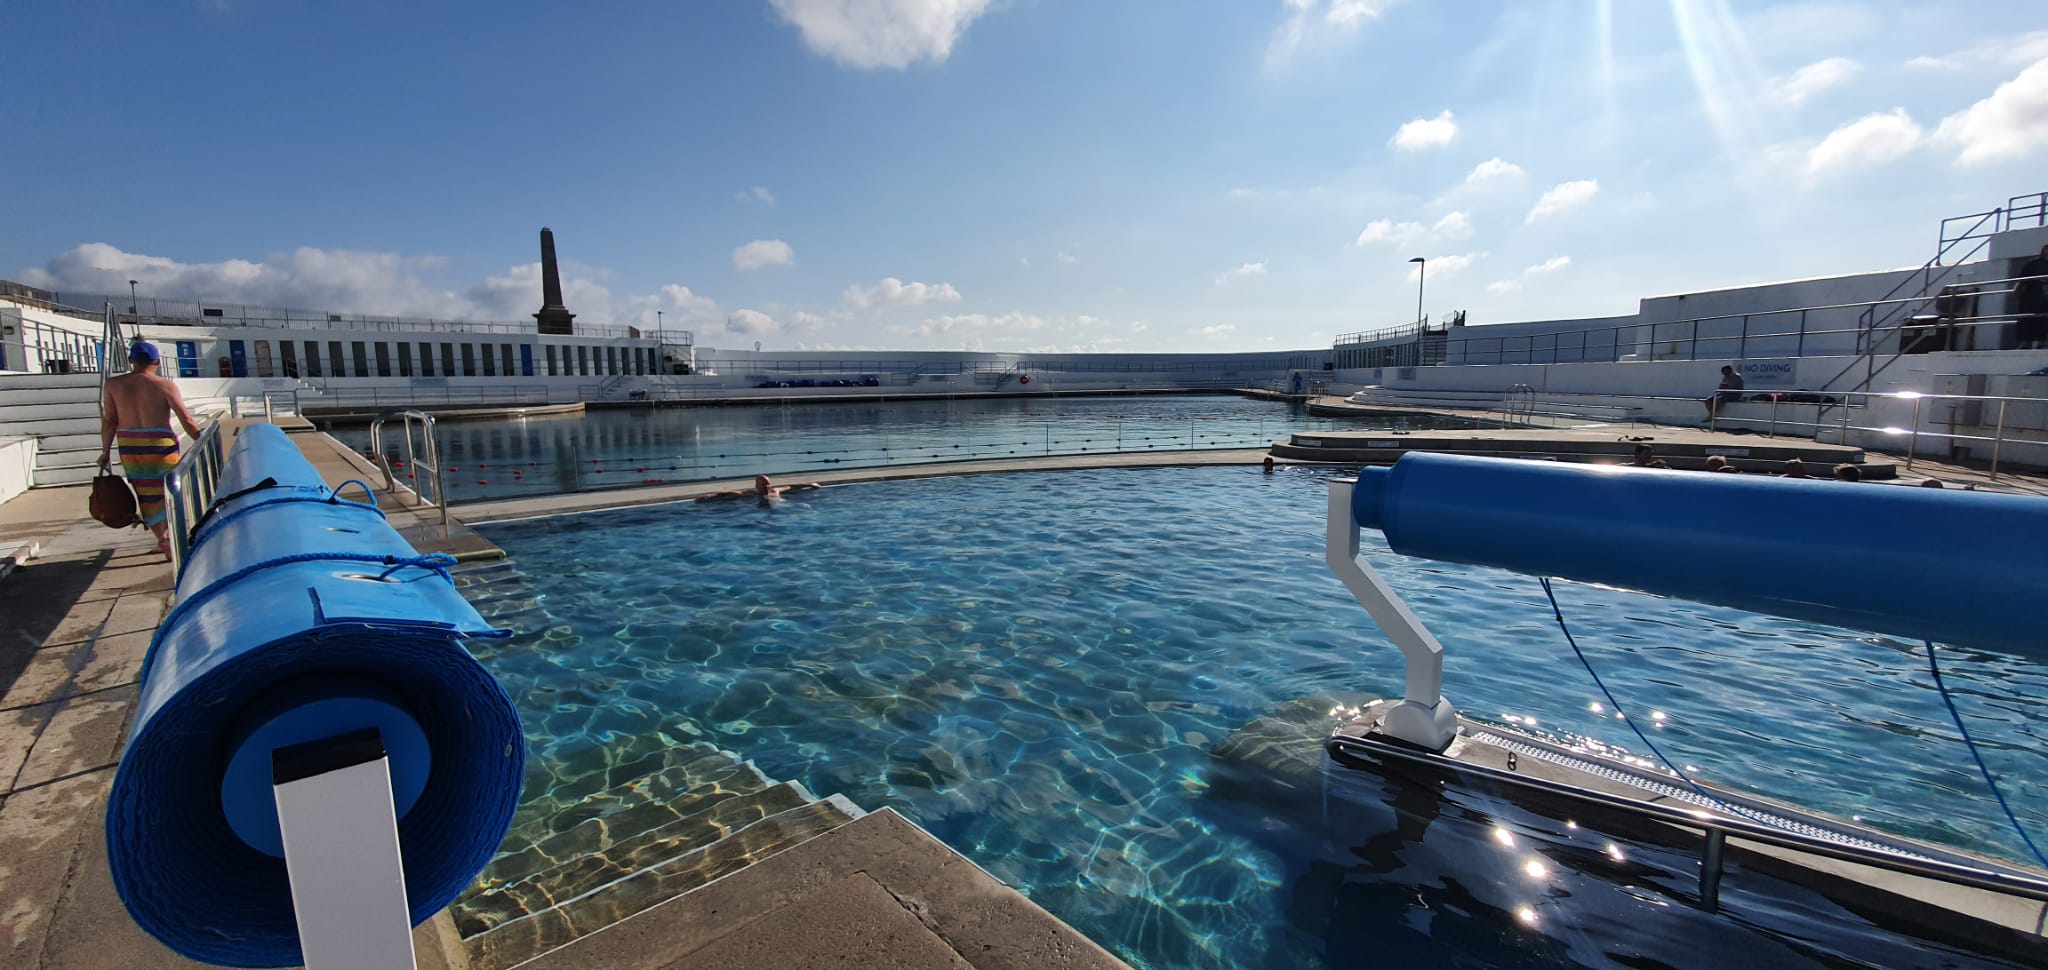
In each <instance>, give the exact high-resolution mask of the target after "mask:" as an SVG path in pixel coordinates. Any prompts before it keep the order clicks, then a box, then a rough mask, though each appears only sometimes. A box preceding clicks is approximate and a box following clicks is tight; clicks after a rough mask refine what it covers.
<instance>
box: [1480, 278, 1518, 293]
mask: <svg viewBox="0 0 2048 970" xmlns="http://www.w3.org/2000/svg"><path fill="white" fill-rule="evenodd" d="M1521 288H1522V284H1520V283H1518V282H1516V281H1514V280H1495V281H1493V282H1491V283H1488V284H1486V292H1488V293H1513V292H1515V291H1516V290H1519V289H1521Z"/></svg>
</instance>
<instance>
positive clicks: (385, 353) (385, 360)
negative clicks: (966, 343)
mask: <svg viewBox="0 0 2048 970" xmlns="http://www.w3.org/2000/svg"><path fill="white" fill-rule="evenodd" d="M377 376H378V377H390V376H391V345H390V344H387V343H385V342H384V341H382V340H379V341H377Z"/></svg>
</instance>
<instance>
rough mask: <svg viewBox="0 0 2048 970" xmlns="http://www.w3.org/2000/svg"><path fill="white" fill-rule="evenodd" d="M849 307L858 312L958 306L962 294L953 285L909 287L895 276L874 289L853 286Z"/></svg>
mask: <svg viewBox="0 0 2048 970" xmlns="http://www.w3.org/2000/svg"><path fill="white" fill-rule="evenodd" d="M845 300H846V305H847V306H848V307H850V308H852V309H855V310H881V309H887V308H889V307H899V306H916V305H918V304H920V303H958V302H960V291H959V290H956V289H954V288H953V284H951V283H905V282H903V281H902V280H899V279H897V278H895V277H893V276H891V277H888V278H887V279H884V280H882V281H881V282H879V283H876V284H875V285H873V286H849V287H847V288H846V294H845Z"/></svg>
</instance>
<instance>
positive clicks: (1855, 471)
mask: <svg viewBox="0 0 2048 970" xmlns="http://www.w3.org/2000/svg"><path fill="white" fill-rule="evenodd" d="M1862 480H1863V470H1862V469H1860V468H1857V467H1856V466H1855V465H1851V464H1848V463H1847V462H1844V463H1842V464H1840V465H1836V466H1835V481H1838V482H1860V481H1862Z"/></svg>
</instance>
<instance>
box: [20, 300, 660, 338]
mask: <svg viewBox="0 0 2048 970" xmlns="http://www.w3.org/2000/svg"><path fill="white" fill-rule="evenodd" d="M51 297H52V299H50V300H48V301H41V300H38V301H35V302H36V303H38V304H39V305H44V306H47V307H49V308H52V309H57V308H61V307H64V305H65V304H69V305H70V306H71V307H77V306H101V305H107V306H112V307H113V308H114V312H115V313H116V314H118V315H120V317H121V318H122V320H123V322H128V323H144V324H162V325H187V326H204V327H269V328H275V329H282V330H303V329H321V330H330V329H331V330H367V331H420V330H425V331H435V332H440V333H517V334H538V333H539V332H540V328H539V324H538V322H536V321H532V320H467V319H439V318H434V317H408V316H379V315H375V314H364V313H327V312H323V311H318V310H297V309H288V308H284V307H265V306H249V305H245V304H239V303H219V302H212V301H206V300H177V299H166V298H160V297H154V296H139V297H135V298H133V299H131V298H130V297H129V295H128V294H125V293H118V294H100V293H56V292H52V293H51ZM10 299H18V297H10ZM59 312H65V311H64V310H63V309H59ZM86 312H90V313H92V314H93V318H94V319H97V317H98V314H97V312H96V311H86ZM575 326H576V336H591V337H627V338H638V339H647V340H652V339H654V338H655V337H657V336H661V337H663V338H664V342H665V343H671V344H690V343H693V341H694V335H693V334H692V333H691V332H690V331H688V330H679V329H661V330H657V329H655V328H652V327H647V328H642V327H634V326H625V325H614V324H584V323H579V324H576V325H575Z"/></svg>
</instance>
